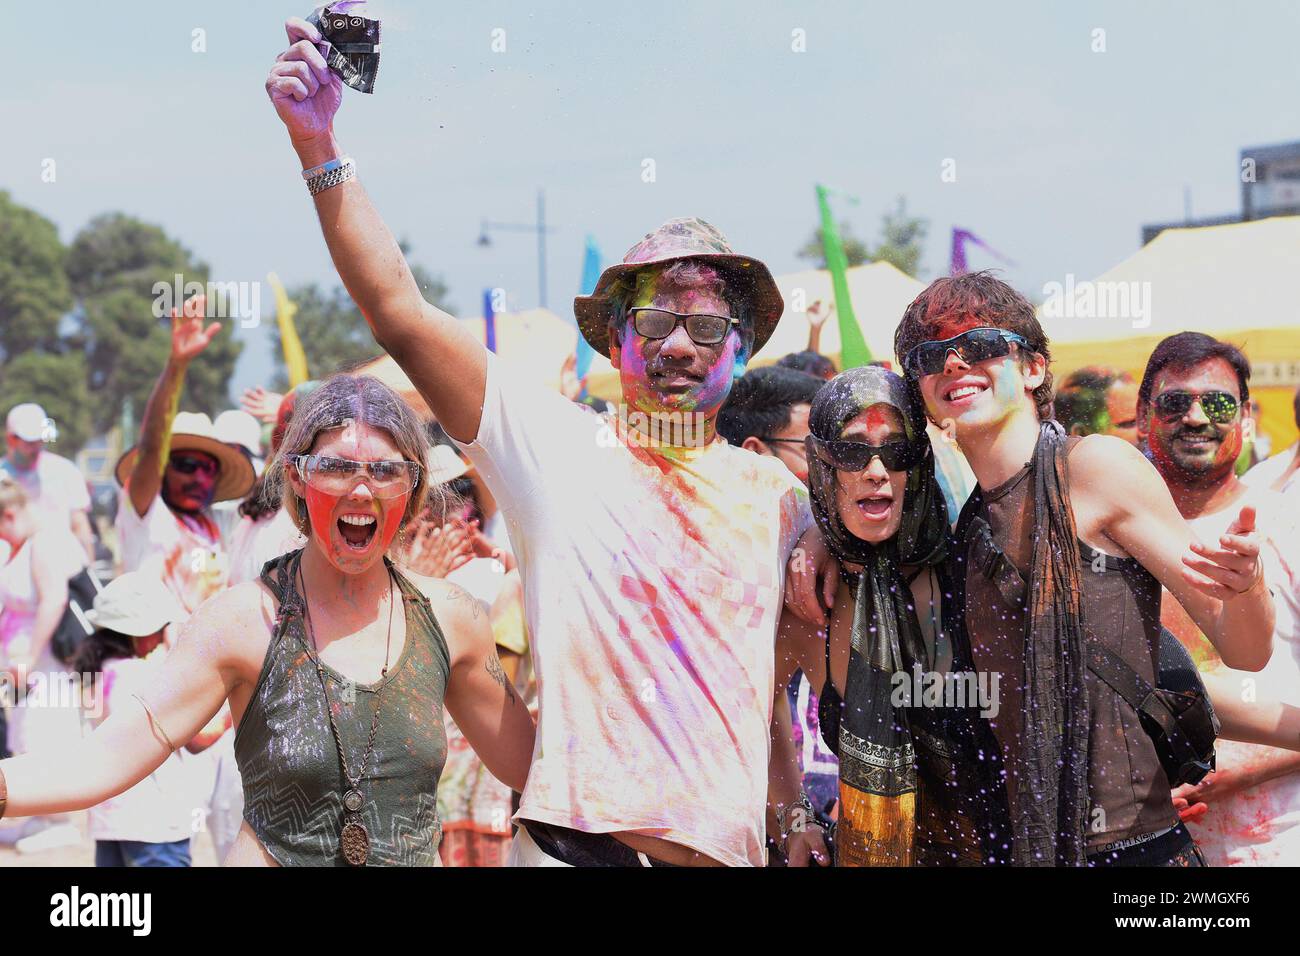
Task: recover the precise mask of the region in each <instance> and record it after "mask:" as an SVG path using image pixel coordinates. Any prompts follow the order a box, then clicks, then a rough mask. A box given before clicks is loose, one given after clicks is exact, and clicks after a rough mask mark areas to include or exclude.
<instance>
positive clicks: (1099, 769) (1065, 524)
mask: <svg viewBox="0 0 1300 956" xmlns="http://www.w3.org/2000/svg"><path fill="white" fill-rule="evenodd" d="M894 347H895V351H896V353H897V354H898V356H899V357H900V359H901V360H902V362H903V368H904V372H905V375H906V376H907V378H908V380H909V382H910V383H911V384H912V386H913V387H915V388H916V389H917V390H918V392H919V394H920V395H921V397H922V399H923V400H924V402H925V406H926V410H927V413H928V414H929V416H930V417H931V419H932V420H933V421H934V422H936V423H944V424H951V425H952V426H953V428H954V431H955V437H956V440H957V443H958V445H959V446H960V447H961V450H962V451H963V452H964V453H965V455H966V458H967V460H968V461H969V463H970V466H971V468H972V470H973V471H974V473H975V477H976V479H977V481H978V485H977V487H976V489H975V491H974V492H973V493H972V495H971V497H970V499H969V500H968V501H967V504H966V507H965V508H964V509H963V511H962V517H961V520H960V521H959V522H958V527H957V533H958V538H959V540H958V545H957V548H956V555H955V558H956V560H957V568H956V572H955V577H956V580H957V584H958V592H959V593H958V594H957V595H956V597H957V601H958V605H959V607H960V608H961V609H962V613H963V617H964V622H965V625H966V627H967V630H968V634H969V638H970V644H971V648H972V651H973V656H974V663H975V666H976V668H977V670H979V671H983V672H988V673H997V674H998V675H999V691H1000V695H999V696H1000V700H999V709H998V715H997V716H996V717H995V718H993V719H992V721H991V728H992V730H993V733H994V736H995V737H996V739H997V742H998V744H999V747H1000V750H1001V758H1002V764H1003V767H1004V768H1005V769H1004V775H1003V779H1004V781H1005V786H1006V806H1007V809H1008V811H1009V824H1010V831H1011V836H1012V838H1011V840H1010V844H1011V846H1010V853H1009V858H1010V862H1012V863H1013V864H1016V865H1024V866H1052V865H1065V866H1084V865H1095V866H1105V865H1180V864H1183V865H1196V864H1197V862H1198V860H1199V858H1198V856H1197V851H1196V848H1195V845H1194V843H1193V842H1192V840H1191V838H1190V836H1189V835H1188V834H1187V831H1186V829H1185V827H1184V826H1183V825H1182V823H1181V821H1180V820H1179V816H1178V814H1177V813H1176V812H1175V809H1174V804H1173V801H1172V799H1171V797H1170V794H1169V790H1168V781H1167V778H1166V776H1165V773H1164V770H1163V769H1162V767H1161V764H1160V761H1159V758H1158V756H1157V754H1156V751H1155V748H1154V746H1153V744H1152V742H1151V740H1150V739H1149V737H1148V736H1147V734H1146V732H1145V731H1144V730H1143V728H1142V726H1141V723H1140V721H1139V718H1138V715H1137V713H1136V712H1135V711H1134V710H1133V709H1132V708H1130V707H1128V705H1126V704H1125V703H1124V702H1123V700H1122V698H1120V697H1119V695H1118V693H1117V692H1116V691H1114V690H1113V689H1112V688H1111V687H1110V686H1109V685H1107V684H1106V683H1104V682H1103V681H1101V680H1099V679H1098V678H1097V676H1096V675H1095V673H1094V671H1093V668H1092V666H1091V664H1090V657H1091V656H1092V655H1094V654H1096V653H1098V649H1099V648H1100V649H1104V651H1105V652H1107V653H1108V654H1109V655H1111V656H1112V657H1114V658H1118V659H1119V660H1120V661H1121V662H1122V663H1123V665H1125V666H1126V667H1127V668H1128V669H1129V670H1132V671H1135V672H1136V673H1137V674H1138V675H1140V676H1141V677H1143V678H1144V679H1145V680H1146V681H1147V682H1148V683H1152V684H1154V683H1155V673H1154V667H1155V657H1156V649H1157V648H1158V642H1159V637H1160V622H1159V606H1160V585H1161V584H1163V585H1164V586H1165V587H1166V588H1167V589H1168V590H1169V591H1170V592H1171V593H1172V594H1173V596H1174V597H1175V599H1177V600H1178V602H1179V603H1180V604H1182V606H1183V607H1185V608H1186V609H1187V610H1188V612H1189V614H1190V616H1191V618H1192V619H1193V620H1194V621H1196V623H1197V625H1198V626H1199V627H1200V628H1201V629H1202V630H1203V631H1204V632H1205V633H1206V634H1207V636H1208V637H1209V639H1210V641H1211V642H1212V643H1213V644H1214V645H1215V647H1216V648H1217V650H1218V652H1219V654H1220V655H1221V656H1222V658H1223V659H1224V660H1225V661H1226V662H1228V663H1229V664H1230V665H1231V666H1233V667H1237V668H1240V669H1242V670H1251V671H1257V670H1259V669H1260V668H1262V667H1263V666H1264V665H1265V664H1266V663H1267V662H1268V660H1269V656H1270V653H1271V651H1272V634H1273V622H1274V615H1273V602H1272V599H1271V597H1270V595H1269V592H1268V590H1267V587H1266V586H1265V584H1264V581H1263V576H1262V573H1261V566H1260V562H1259V557H1258V553H1259V546H1260V545H1259V540H1260V539H1259V535H1258V534H1256V533H1255V532H1254V530H1253V529H1254V512H1253V510H1252V509H1250V508H1245V509H1241V510H1240V513H1235V514H1234V516H1233V519H1232V521H1231V525H1230V527H1228V528H1227V529H1226V530H1227V534H1225V535H1224V536H1223V537H1222V538H1220V539H1217V540H1213V541H1210V542H1209V543H1208V544H1204V545H1203V544H1201V543H1200V542H1199V541H1197V540H1196V538H1195V536H1194V535H1193V532H1192V530H1191V529H1190V528H1189V527H1188V526H1187V524H1186V522H1185V521H1184V520H1183V518H1182V516H1181V515H1180V514H1179V512H1178V509H1177V508H1176V507H1175V505H1174V502H1173V500H1172V499H1171V498H1170V495H1169V492H1168V490H1167V489H1166V488H1165V486H1164V482H1162V481H1161V480H1160V476H1159V474H1158V473H1157V472H1156V471H1155V469H1153V468H1152V467H1151V465H1150V463H1149V462H1147V461H1146V460H1145V459H1144V458H1143V457H1142V455H1141V453H1140V452H1138V451H1137V449H1135V448H1134V447H1133V446H1132V445H1130V444H1128V443H1127V442H1124V441H1122V440H1121V439H1118V438H1115V437H1112V436H1108V435H1090V436H1087V437H1085V438H1079V437H1067V436H1066V435H1065V433H1064V430H1063V429H1062V428H1061V426H1060V425H1059V424H1058V423H1057V422H1055V421H1053V420H1052V419H1051V397H1052V379H1051V370H1050V352H1049V347H1048V342H1047V337H1046V336H1045V334H1044V333H1043V330H1042V327H1041V325H1039V323H1038V319H1037V317H1036V315H1035V314H1034V308H1033V306H1032V305H1030V304H1029V302H1028V301H1027V300H1025V298H1024V297H1023V296H1021V295H1020V294H1019V293H1017V292H1016V291H1015V290H1014V289H1012V288H1011V287H1010V286H1008V285H1007V284H1006V283H1004V282H1001V281H1000V280H998V279H996V278H995V277H993V276H992V275H990V274H988V273H970V274H966V275H961V276H955V277H952V278H944V279H939V280H937V281H935V282H934V283H932V284H931V285H930V286H929V287H928V288H926V289H925V291H923V292H922V293H921V294H920V295H919V296H917V298H916V299H915V301H913V302H912V304H911V305H910V306H908V308H907V311H906V312H905V313H904V315H903V319H902V321H901V322H900V324H899V327H898V330H897V332H896V333H895V338H894ZM1229 460H1231V459H1229ZM1157 582H1158V583H1157Z"/></svg>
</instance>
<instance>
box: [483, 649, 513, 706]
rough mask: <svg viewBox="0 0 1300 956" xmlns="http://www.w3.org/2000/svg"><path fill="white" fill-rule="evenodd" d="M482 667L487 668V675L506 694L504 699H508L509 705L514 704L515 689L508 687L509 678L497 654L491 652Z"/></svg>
mask: <svg viewBox="0 0 1300 956" xmlns="http://www.w3.org/2000/svg"><path fill="white" fill-rule="evenodd" d="M483 666H484V667H486V668H487V672H488V674H490V675H491V677H492V679H493V680H494V681H496V682H497V683H498V684H500V685H501V689H502V690H504V691H505V692H506V697H508V698H509V699H510V703H511V705H513V704H514V703H515V689H514V688H513V687H511V686H510V678H509V677H507V676H506V671H505V668H504V667H502V666H501V658H500V657H498V656H497V652H496V651H493V652H492V654H491V656H489V657H488V659H487V660H486V661H484V663H483Z"/></svg>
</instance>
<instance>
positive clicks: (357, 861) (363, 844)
mask: <svg viewBox="0 0 1300 956" xmlns="http://www.w3.org/2000/svg"><path fill="white" fill-rule="evenodd" d="M343 819H344V821H345V822H344V824H343V832H342V833H340V834H339V845H340V846H342V848H343V859H345V860H347V861H348V863H350V864H352V865H353V866H365V865H366V857H367V856H369V855H370V834H369V833H367V832H366V828H365V826H364V825H363V824H362V823H361V818H360V817H358V816H351V817H344V818H343Z"/></svg>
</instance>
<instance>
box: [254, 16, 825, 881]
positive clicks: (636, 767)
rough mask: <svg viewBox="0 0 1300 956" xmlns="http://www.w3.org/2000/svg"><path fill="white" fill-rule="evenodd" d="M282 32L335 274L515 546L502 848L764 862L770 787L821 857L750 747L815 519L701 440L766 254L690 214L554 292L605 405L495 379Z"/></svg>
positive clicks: (739, 349) (743, 344)
mask: <svg viewBox="0 0 1300 956" xmlns="http://www.w3.org/2000/svg"><path fill="white" fill-rule="evenodd" d="M286 26H287V30H288V33H289V42H290V44H291V46H290V48H289V49H288V50H287V51H285V52H284V53H283V54H281V56H280V58H279V61H278V62H277V63H276V64H275V66H274V67H273V68H272V70H271V75H270V77H269V78H268V80H267V84H266V88H267V92H268V94H269V96H270V97H271V100H272V103H273V104H274V106H275V108H276V111H277V112H278V114H279V116H280V118H281V120H282V121H283V122H284V123H285V125H286V127H287V128H288V132H289V137H290V140H291V142H292V143H293V145H294V148H295V149H296V150H297V152H298V156H299V158H300V159H301V161H302V165H303V167H304V168H305V175H306V176H307V177H308V184H309V191H310V192H311V193H312V195H313V196H314V197H315V203H316V209H317V212H318V214H319V216H320V219H321V222H322V224H323V227H324V228H323V232H324V234H325V239H326V242H327V243H328V245H329V247H330V253H331V254H332V256H333V258H334V262H335V265H336V267H337V268H338V271H339V275H340V277H341V278H342V279H343V282H344V284H345V285H346V286H347V289H348V292H349V293H350V294H351V295H352V297H353V299H354V300H355V301H356V303H357V305H358V306H359V307H360V309H361V312H362V314H364V315H365V317H366V319H367V321H368V322H369V324H370V326H371V329H372V331H373V333H374V336H375V339H376V340H377V341H378V342H379V344H380V345H382V346H383V347H384V348H385V349H386V350H387V351H388V352H389V353H390V354H391V355H392V356H393V358H394V359H395V360H396V361H397V362H398V364H399V365H400V366H401V367H402V369H403V370H404V371H405V372H406V374H407V375H408V376H409V377H410V379H411V381H412V383H414V385H415V386H416V388H417V389H419V391H420V394H421V395H422V396H423V397H424V398H425V400H426V401H427V402H428V403H429V406H430V408H431V409H432V410H433V412H434V414H435V416H436V417H437V419H438V421H439V423H441V425H442V426H443V428H444V429H445V430H446V431H447V433H448V434H449V435H450V436H451V437H452V438H453V439H455V440H456V441H457V444H458V445H459V446H460V447H461V448H463V449H464V450H465V452H466V453H467V454H468V456H469V458H470V460H471V461H472V462H473V463H474V465H475V467H476V468H477V469H478V471H479V473H480V474H481V475H482V476H483V478H484V479H485V481H486V482H487V485H488V488H489V489H490V490H491V492H492V494H493V495H494V496H495V497H496V499H497V501H498V503H499V504H500V506H501V509H502V511H503V513H504V514H505V517H506V522H507V525H508V527H509V531H510V540H511V542H512V544H513V545H514V547H515V549H516V557H517V559H518V563H519V569H520V572H521V574H522V577H523V586H524V587H523V590H524V596H525V617H526V622H527V627H528V633H529V636H530V638H531V640H532V642H533V647H534V649H535V653H536V658H535V659H536V671H537V678H538V687H539V695H538V708H539V722H538V733H537V743H536V748H535V750H534V754H533V763H532V767H531V769H530V772H529V776H528V783H527V786H526V787H525V789H524V792H523V795H522V798H521V802H520V808H519V812H518V814H517V816H516V819H517V820H518V822H519V823H520V828H519V831H518V834H517V836H516V840H515V845H514V847H513V848H512V851H511V858H512V862H514V863H516V864H520V865H539V866H565V865H597V866H600V865H615V866H616V865H631V866H637V865H663V864H667V865H718V864H722V865H735V866H746V865H752V866H761V865H763V863H764V862H765V859H764V857H765V852H764V830H765V814H766V810H767V804H768V797H769V791H770V793H771V796H772V802H773V804H774V806H775V809H776V810H777V816H778V817H779V818H780V820H781V821H784V822H785V823H786V824H787V825H783V826H782V830H783V831H789V830H797V831H798V832H797V833H794V834H792V835H791V837H790V850H791V856H792V857H793V858H794V859H795V861H796V862H806V861H807V859H808V857H809V855H810V853H816V854H818V855H821V856H823V857H824V855H825V850H824V846H823V845H822V843H821V838H820V834H819V833H818V832H816V831H815V828H814V829H811V830H804V829H803V828H802V827H799V826H797V825H796V826H794V827H790V826H788V822H789V821H790V820H792V819H800V818H801V816H800V814H801V810H802V808H801V807H800V806H799V803H800V801H799V799H798V797H799V793H798V781H797V776H798V775H797V770H794V771H793V772H792V773H790V774H789V776H788V777H787V776H785V772H788V771H785V770H784V768H783V767H781V766H779V765H778V766H777V767H776V768H775V769H776V770H778V771H782V772H777V773H773V774H772V775H771V777H772V779H770V780H769V760H768V751H769V747H770V736H769V732H770V723H769V721H770V717H771V716H772V713H773V707H774V704H775V701H774V698H775V696H776V691H777V689H776V688H775V687H774V643H775V637H776V631H777V623H778V618H779V616H780V614H781V610H782V591H783V574H784V570H785V566H786V563H787V560H788V558H789V557H790V555H791V553H792V551H793V550H794V549H795V547H796V542H798V541H799V539H800V536H801V535H802V534H804V533H805V531H807V529H808V528H809V527H810V526H811V524H812V521H811V514H810V511H809V506H808V500H807V495H806V493H805V492H804V490H803V489H802V487H801V486H800V484H799V482H798V480H797V479H795V478H794V476H792V475H791V474H790V473H789V471H788V470H787V469H786V468H785V467H784V466H783V465H781V464H780V463H779V462H776V461H773V460H768V459H765V458H762V457H760V456H757V455H754V454H752V453H750V452H748V451H745V450H744V449H740V448H736V447H733V446H730V445H728V444H727V443H726V442H725V441H724V440H722V439H721V438H720V437H718V436H717V435H716V434H715V431H714V420H715V418H716V416H717V413H718V410H719V409H720V407H721V406H722V404H723V402H724V401H725V399H726V397H727V393H728V392H729V391H730V389H731V383H732V381H733V379H734V377H735V376H736V375H737V374H738V373H740V372H743V370H744V367H745V364H746V362H747V361H748V360H749V358H750V356H752V355H753V354H754V352H755V351H756V350H757V349H758V348H760V347H761V346H762V345H763V343H764V342H765V341H766V340H767V338H768V336H769V335H771V333H772V330H773V328H774V327H775V325H776V322H777V319H778V318H779V317H780V315H781V310H782V302H781V297H780V293H779V292H778V291H777V288H776V285H775V283H774V282H773V280H772V277H771V274H770V273H769V272H768V269H767V267H766V266H764V265H763V264H762V263H761V262H759V261H758V260H757V259H753V258H751V257H749V256H744V255H739V254H737V253H735V252H734V251H733V250H732V249H731V247H730V245H729V244H728V243H727V240H726V239H725V238H724V237H723V235H722V234H721V233H720V232H719V231H718V230H717V229H716V228H714V227H713V226H711V225H709V224H708V223H706V222H703V221H701V220H699V219H677V220H673V221H671V222H668V223H665V224H664V225H663V226H661V227H660V228H659V229H657V230H655V231H654V232H652V233H650V234H649V235H647V236H646V237H645V239H643V240H642V241H641V242H640V243H638V244H637V245H636V246H634V247H633V248H632V250H631V251H630V252H629V253H628V254H627V256H626V258H625V259H624V261H623V262H622V263H621V264H619V265H616V266H613V267H612V268H610V269H608V270H606V272H605V274H604V275H603V276H601V278H600V281H599V282H598V283H597V286H596V290H595V292H594V294H593V295H591V296H589V297H582V298H579V299H577V300H576V302H575V303H574V308H575V313H576V316H577V320H578V325H579V328H580V329H581V331H582V334H583V336H584V337H585V338H586V339H587V341H588V342H589V343H590V344H591V345H592V347H593V348H595V349H596V350H598V351H600V352H601V353H602V354H605V355H607V356H608V357H609V359H610V362H611V363H612V364H613V365H614V367H615V368H617V369H618V370H619V376H620V379H621V382H622V392H623V400H622V406H621V407H620V408H619V410H618V412H617V413H616V414H607V415H605V416H599V415H593V414H592V413H591V412H590V411H588V410H586V409H583V408H580V407H578V406H577V405H575V404H573V403H572V402H569V401H567V400H565V399H564V398H563V396H561V395H559V394H558V393H555V392H548V391H546V390H543V389H537V388H530V387H528V386H526V385H524V384H522V383H519V382H516V381H512V380H510V379H509V378H508V377H507V375H506V373H505V372H504V370H503V369H502V367H501V366H500V365H499V364H498V363H497V361H496V360H495V357H494V356H492V355H491V354H490V353H488V352H487V351H486V350H485V349H484V348H483V346H482V345H481V344H480V343H479V342H478V341H477V340H475V339H474V338H473V336H472V335H471V334H470V333H469V332H468V331H467V330H466V329H465V328H464V327H463V326H462V325H461V324H460V323H459V322H457V321H456V320H455V319H454V318H453V317H451V316H450V315H447V314H446V313H444V312H442V311H440V310H438V309H436V308H435V307H433V306H432V305H430V304H429V303H427V302H425V301H424V300H423V299H422V298H421V296H420V290H419V287H418V286H417V284H416V282H415V280H414V278H413V277H412V275H411V271H410V269H409V268H408V266H407V264H406V262H405V260H404V258H403V256H402V252H401V249H400V248H399V247H398V245H397V242H396V241H395V240H394V239H393V237H392V234H391V233H390V232H389V230H388V229H387V227H386V226H385V225H384V223H383V221H382V220H381V219H380V217H379V214H378V213H377V212H376V210H375V209H374V207H373V206H372V205H371V203H370V200H369V198H368V197H367V195H366V192H365V191H364V190H363V189H362V188H361V185H360V183H359V182H357V181H356V179H355V177H354V174H355V169H356V167H355V164H354V163H353V162H352V160H350V159H346V158H344V154H343V152H342V151H341V149H340V148H339V146H338V143H337V141H336V140H335V139H334V135H333V117H334V113H335V111H336V110H337V109H338V106H339V102H340V99H341V94H340V86H339V81H338V79H337V78H336V77H334V76H333V74H331V73H330V71H329V69H328V68H327V67H326V65H325V61H324V59H323V58H322V57H321V53H320V43H321V36H320V33H319V32H318V31H317V30H316V28H315V27H312V26H311V25H309V24H307V23H306V22H304V21H302V20H298V19H293V20H290V21H289V22H288V24H287V25H286ZM814 533H815V532H814ZM502 679H503V680H504V677H502ZM780 700H781V701H782V702H784V694H783V693H782V694H781V695H780ZM786 749H788V748H786ZM787 783H792V786H793V789H792V790H791V789H789V788H788V787H786V784H787ZM783 788H784V789H783Z"/></svg>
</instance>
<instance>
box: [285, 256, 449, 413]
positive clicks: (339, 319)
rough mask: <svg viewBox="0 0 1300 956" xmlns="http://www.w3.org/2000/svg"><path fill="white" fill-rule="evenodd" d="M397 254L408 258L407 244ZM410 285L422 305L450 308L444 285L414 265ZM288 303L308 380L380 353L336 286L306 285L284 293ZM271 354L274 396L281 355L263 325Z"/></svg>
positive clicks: (358, 313) (353, 307)
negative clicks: (291, 306) (416, 288)
mask: <svg viewBox="0 0 1300 956" xmlns="http://www.w3.org/2000/svg"><path fill="white" fill-rule="evenodd" d="M401 247H402V251H403V252H404V253H407V254H409V252H410V247H409V245H408V244H407V243H405V242H403V243H402V244H401ZM411 273H412V274H413V275H414V276H415V282H416V285H418V286H419V287H420V293H421V294H422V295H423V296H424V298H425V300H426V301H428V302H431V303H432V304H433V305H436V306H438V308H440V309H443V310H444V311H447V312H451V311H452V309H453V306H451V305H450V304H449V303H448V302H447V285H446V283H444V282H443V281H442V279H441V278H440V277H438V276H435V275H433V274H432V273H430V272H428V271H427V270H426V269H424V268H422V267H421V266H418V265H412V266H411ZM286 292H287V293H288V295H289V299H290V300H291V301H292V302H293V303H294V305H295V306H297V311H296V312H295V313H294V317H293V323H294V327H295V328H296V329H297V330H298V338H299V339H301V340H302V350H303V352H304V353H306V355H307V371H308V373H309V374H310V375H311V376H312V377H313V378H324V377H325V376H327V375H331V374H333V373H334V372H338V371H342V370H345V369H349V368H352V367H353V366H355V365H358V364H360V363H362V362H365V361H367V360H369V359H373V358H376V357H378V356H379V355H382V354H383V349H381V348H380V347H379V345H378V343H376V342H375V339H374V336H372V335H371V334H370V327H369V326H368V325H367V324H366V320H365V317H364V316H362V314H361V310H360V309H358V308H357V306H356V303H354V302H353V301H352V297H351V296H349V295H348V293H347V290H346V289H344V288H342V287H341V286H335V287H333V288H331V289H324V288H322V287H321V286H320V285H319V284H318V283H315V282H310V283H306V284H304V285H299V286H295V287H293V288H290V289H287V290H286ZM265 325H266V326H267V334H268V335H269V336H270V339H271V349H272V353H273V354H274V355H275V370H276V371H275V379H274V380H273V381H272V382H270V383H269V385H270V387H271V388H273V389H274V390H275V391H284V390H285V389H286V388H287V387H288V384H289V377H288V372H287V370H286V369H285V365H284V350H283V349H282V348H281V347H280V329H279V324H278V323H277V322H274V321H269V322H266V323H265Z"/></svg>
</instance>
